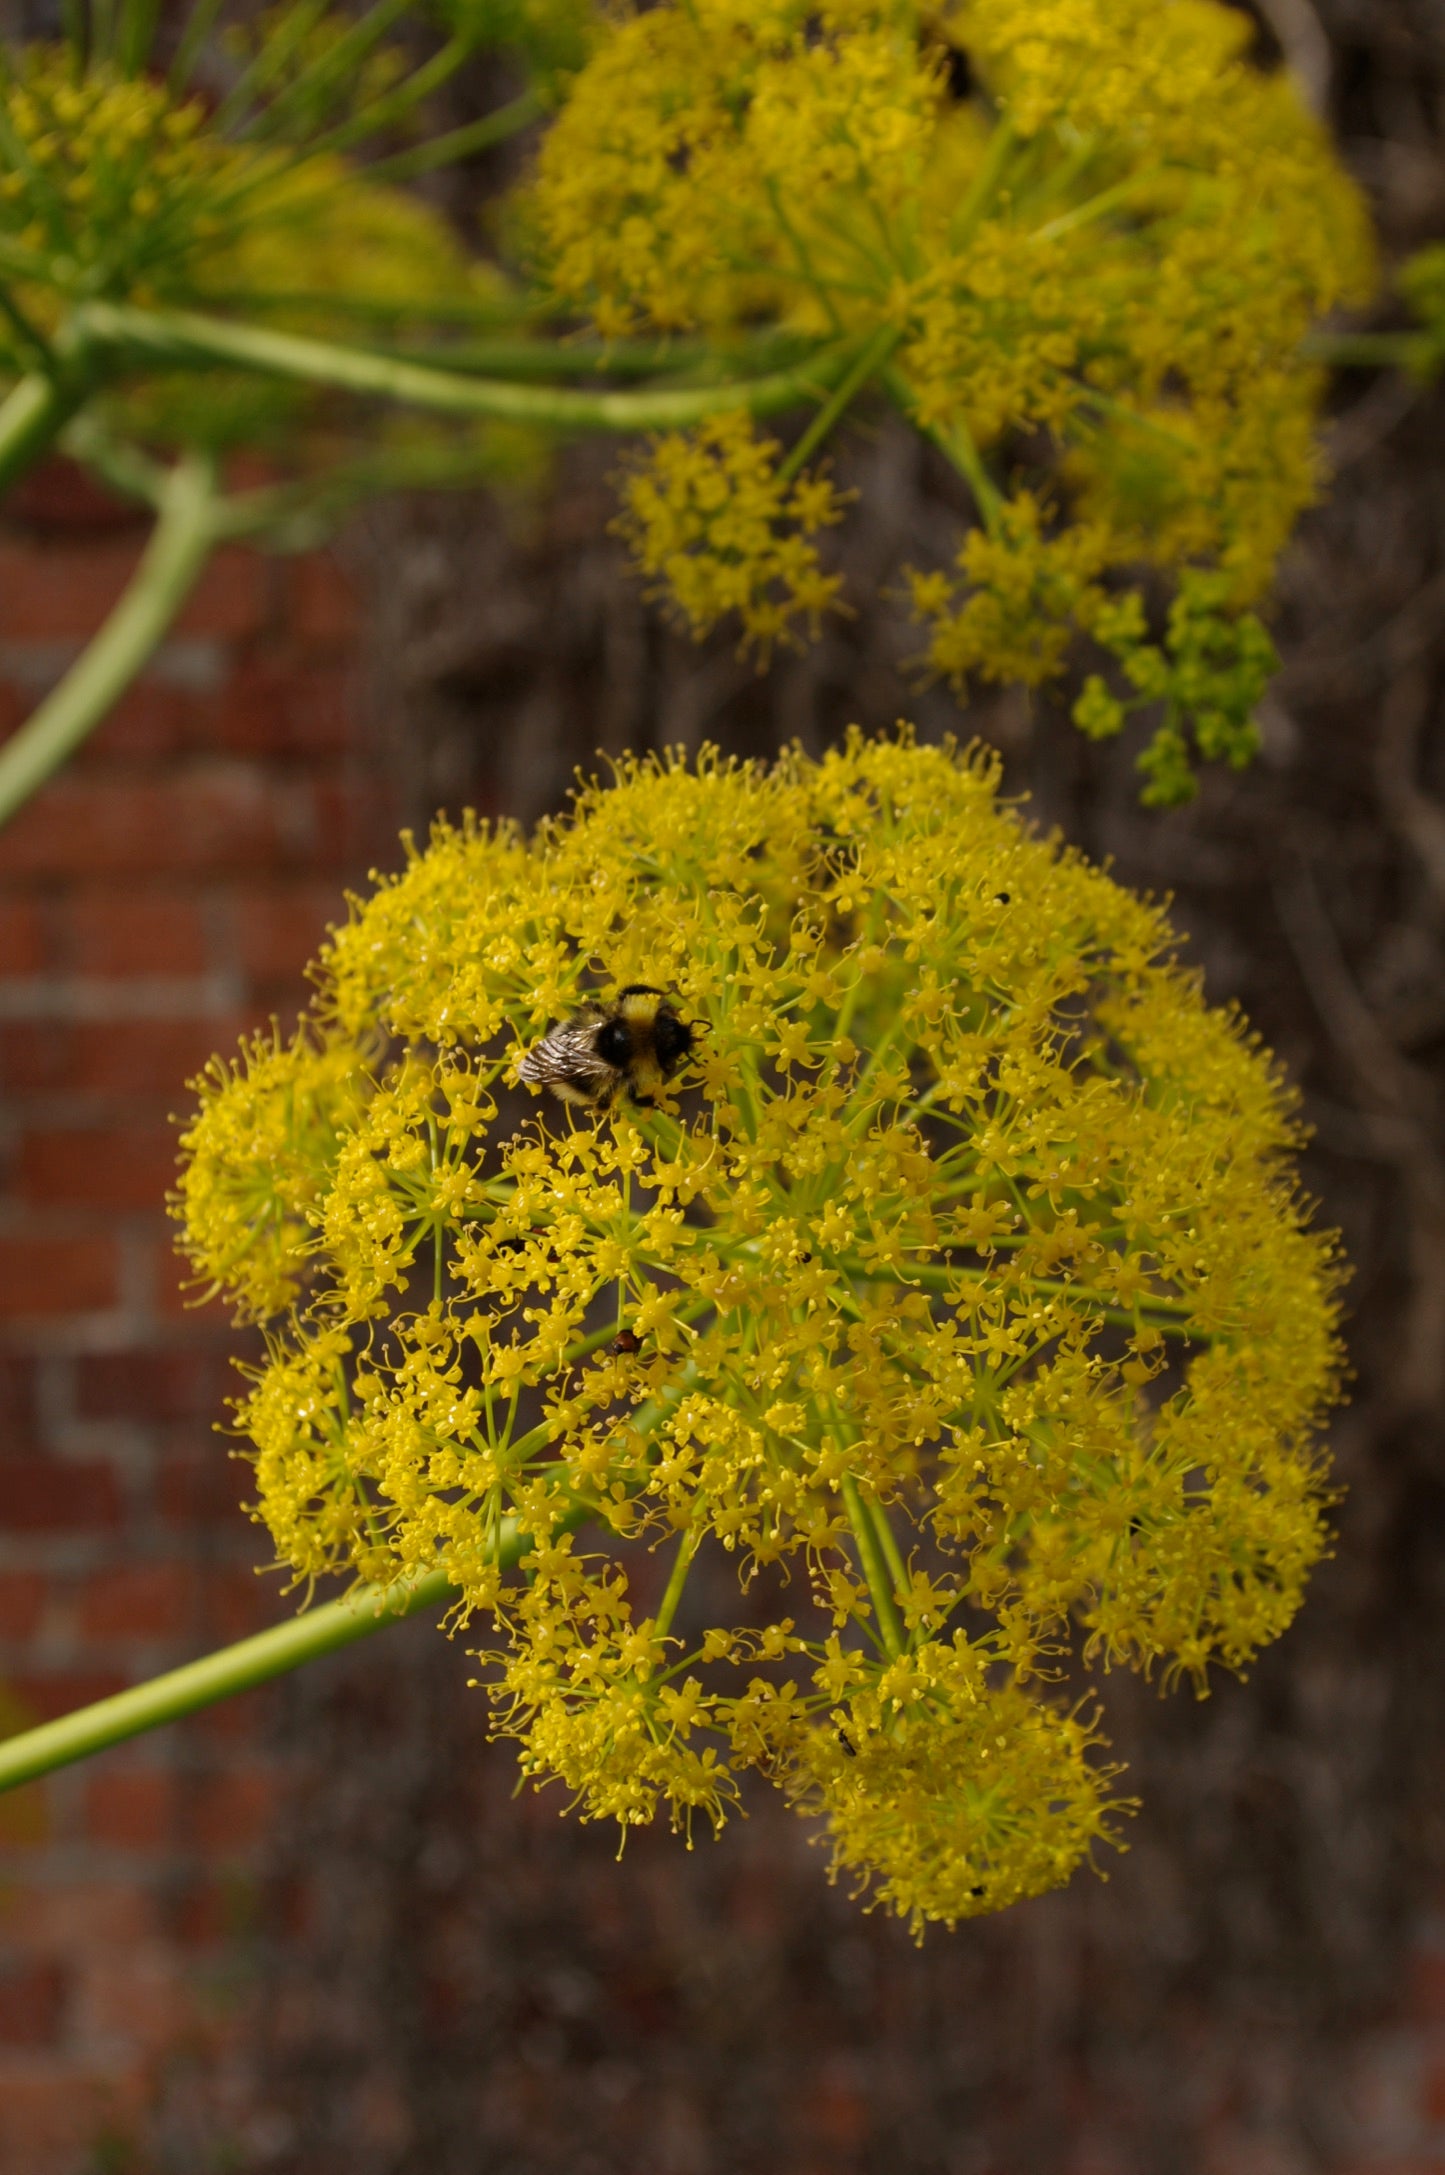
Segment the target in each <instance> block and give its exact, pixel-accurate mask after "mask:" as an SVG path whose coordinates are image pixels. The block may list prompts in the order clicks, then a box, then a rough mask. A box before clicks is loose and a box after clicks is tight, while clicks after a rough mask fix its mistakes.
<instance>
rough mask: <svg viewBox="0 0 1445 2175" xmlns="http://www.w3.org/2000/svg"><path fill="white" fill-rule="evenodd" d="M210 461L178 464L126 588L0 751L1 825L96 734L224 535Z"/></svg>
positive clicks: (192, 459) (167, 481)
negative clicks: (86, 644)
mask: <svg viewBox="0 0 1445 2175" xmlns="http://www.w3.org/2000/svg"><path fill="white" fill-rule="evenodd" d="M221 504H222V502H221V501H220V499H219V497H218V493H217V490H216V483H215V475H214V470H213V468H212V465H211V463H210V462H209V461H206V460H202V459H199V458H197V457H194V456H188V457H187V458H186V459H184V460H181V461H178V462H177V464H176V466H175V467H174V468H173V469H172V470H171V471H170V473H169V474H168V475H167V477H166V479H165V482H164V484H163V485H162V487H161V496H160V510H159V514H158V517H157V520H156V525H155V528H154V530H153V531H152V533H151V539H150V542H149V543H148V545H147V546H146V549H145V552H144V553H143V555H142V557H141V562H140V565H139V566H138V567H137V568H136V571H135V574H134V576H133V577H132V579H131V582H130V584H129V586H128V588H127V589H126V591H125V594H124V596H122V598H121V600H120V602H119V603H118V604H117V605H116V607H115V609H114V610H113V611H112V613H111V614H110V617H109V618H108V619H107V620H106V622H105V624H104V626H103V627H102V628H101V630H100V632H99V634H98V635H97V636H96V637H95V639H94V641H93V642H91V643H90V645H89V647H88V648H87V649H86V650H84V651H83V653H82V654H81V656H80V657H79V658H77V660H76V662H75V663H74V664H73V665H72V666H71V668H70V670H69V671H68V672H67V673H66V675H65V677H64V678H63V679H62V680H61V682H60V684H59V686H58V687H56V688H54V689H53V690H52V691H51V693H50V694H49V695H47V696H46V698H45V700H44V701H43V702H42V703H41V704H40V707H39V708H38V709H37V710H36V711H35V712H34V713H33V714H32V715H31V716H30V717H29V718H28V719H27V720H26V722H25V723H24V724H23V725H22V726H21V728H20V730H19V732H17V733H16V734H14V736H13V737H12V738H11V739H10V740H8V741H7V742H6V743H5V746H4V748H3V749H0V824H5V823H8V822H9V820H10V818H11V817H12V816H13V815H14V814H15V813H16V811H17V809H19V808H22V807H23V806H24V804H25V802H26V801H28V800H29V799H30V797H31V795H32V794H33V793H35V792H37V791H38V790H39V788H40V787H41V786H42V785H44V783H45V781H46V779H47V778H49V777H51V776H52V775H53V774H54V772H55V771H57V770H58V769H59V768H60V766H61V764H62V763H64V762H65V761H66V760H67V758H68V757H70V756H71V755H73V754H74V753H75V751H76V749H77V748H78V747H80V746H81V744H82V742H84V741H85V740H87V739H88V738H89V736H90V735H91V733H93V732H94V731H95V728H96V727H97V725H99V724H100V723H101V721H102V719H103V718H104V717H105V716H106V714H107V712H108V711H109V710H110V709H111V707H112V705H113V704H114V703H115V702H116V701H118V699H119V697H120V696H121V695H122V694H123V693H124V691H125V689H126V688H127V687H128V686H129V685H130V683H131V681H132V680H133V679H134V678H135V676H136V674H137V673H138V672H139V671H140V670H141V668H142V666H143V665H144V664H145V662H146V660H147V658H148V657H149V656H150V655H151V652H152V651H153V650H154V648H155V646H156V644H157V643H158V642H159V641H160V640H161V638H162V636H163V635H164V634H165V632H166V629H167V628H168V627H169V626H170V624H171V621H172V620H173V619H174V617H175V615H176V613H177V612H178V611H179V610H180V607H181V605H182V604H183V603H184V602H185V600H186V598H187V597H188V596H189V595H190V592H191V590H192V589H193V588H194V586H195V583H196V580H197V577H198V576H199V574H200V572H201V569H202V568H203V567H204V565H205V563H206V560H207V559H208V557H209V556H210V553H211V549H212V546H213V545H214V544H215V543H216V541H217V538H218V535H219V534H221V533H222V532H223V531H222V525H221V524H220V523H219V522H218V509H219V507H220V506H221Z"/></svg>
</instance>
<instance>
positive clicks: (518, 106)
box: [366, 89, 547, 182]
mask: <svg viewBox="0 0 1445 2175" xmlns="http://www.w3.org/2000/svg"><path fill="white" fill-rule="evenodd" d="M546 110H547V109H546V106H545V104H544V103H543V101H542V99H541V97H540V96H539V95H538V93H537V92H536V91H535V90H531V89H529V90H525V91H523V92H522V93H521V94H520V96H519V97H516V98H513V99H510V100H509V101H508V103H507V104H506V105H505V106H497V107H496V108H494V110H493V111H492V112H491V113H484V114H483V115H482V117H481V119H480V120H479V121H468V122H467V123H466V124H465V126H464V127H462V128H452V129H448V130H447V132H446V134H445V135H443V136H433V137H432V139H431V141H430V142H429V143H421V144H416V145H414V146H413V148H412V149H411V150H410V151H398V152H396V153H395V154H394V155H393V156H392V157H391V158H389V159H374V160H372V161H371V163H370V164H369V165H368V166H367V169H366V178H367V180H368V181H390V182H398V181H415V179H416V177H417V175H418V174H431V173H435V171H436V169H437V168H438V167H439V166H453V165H455V164H456V162H457V160H458V159H470V158H475V157H476V155H477V153H478V152H479V151H490V150H491V149H492V147H493V145H495V144H499V143H506V142H507V140H508V139H509V138H510V137H512V136H517V135H520V133H521V131H522V130H523V129H524V128H530V127H531V125H532V123H533V122H534V121H537V120H540V119H541V117H542V115H543V114H544V113H545V112H546Z"/></svg>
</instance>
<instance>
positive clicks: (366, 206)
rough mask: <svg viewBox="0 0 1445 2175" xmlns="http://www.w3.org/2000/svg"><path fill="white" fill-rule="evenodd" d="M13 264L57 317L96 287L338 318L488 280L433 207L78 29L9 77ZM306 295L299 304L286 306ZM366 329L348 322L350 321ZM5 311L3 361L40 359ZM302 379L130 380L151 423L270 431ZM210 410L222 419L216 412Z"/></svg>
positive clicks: (313, 324) (5, 232) (37, 306)
mask: <svg viewBox="0 0 1445 2175" xmlns="http://www.w3.org/2000/svg"><path fill="white" fill-rule="evenodd" d="M0 148H4V149H5V151H6V154H7V155H6V157H5V160H4V164H5V168H6V170H5V172H4V174H3V175H0V279H4V281H5V283H6V285H7V287H8V288H9V289H10V290H11V291H12V293H13V295H14V297H15V300H16V302H17V303H18V304H19V306H20V308H21V310H22V311H23V313H24V314H25V316H26V317H27V318H28V319H29V320H30V322H31V323H32V324H34V325H36V326H38V327H39V328H40V329H41V330H42V331H44V332H47V333H48V332H51V331H53V330H54V329H55V327H56V325H57V324H58V323H59V322H60V320H61V318H62V316H63V314H64V312H65V310H66V308H67V307H69V306H70V305H72V304H74V303H75V302H78V301H84V300H86V299H87V298H90V297H97V296H98V297H103V298H111V299H121V300H126V301H132V302H139V303H142V304H156V303H165V302H176V301H182V302H191V303H200V304H203V305H204V304H212V305H215V304H227V303H230V302H234V301H236V300H242V301H244V300H245V299H247V298H250V297H262V298H264V299H265V301H266V302H267V304H268V306H269V307H270V309H271V312H272V317H273V321H276V311H277V305H278V304H280V305H282V312H281V318H282V321H288V322H290V323H291V324H292V325H294V326H296V327H297V328H298V329H308V330H318V331H319V330H324V329H327V327H328V324H329V322H330V319H329V316H328V305H330V304H331V303H333V302H334V301H335V300H337V299H340V298H347V297H359V296H364V297H365V298H366V299H368V300H370V301H376V302H382V303H388V304H393V305H396V304H403V305H404V304H415V305H417V306H418V307H420V306H422V305H424V304H425V303H426V302H427V301H429V300H430V301H435V300H436V299H437V298H438V297H439V296H449V297H453V298H454V297H455V296H456V295H457V294H458V293H459V292H462V291H465V290H466V289H467V288H468V286H470V285H472V284H474V273H473V269H472V267H471V266H470V264H469V262H468V259H467V256H466V253H465V252H464V251H463V250H462V249H461V248H460V246H459V245H458V243H457V242H456V240H455V239H454V238H453V236H452V235H451V234H450V232H449V231H448V229H447V227H446V225H445V223H444V222H443V221H442V220H441V219H440V218H439V217H438V215H437V214H436V213H435V212H433V211H432V210H431V209H430V207H428V206H427V205H425V204H423V203H421V202H420V201H419V200H418V199H416V198H415V197H412V196H408V195H406V194H404V193H403V192H402V191H401V190H398V189H389V188H386V187H384V186H383V185H381V184H378V183H373V182H367V181H366V180H365V179H364V178H363V176H362V175H361V174H359V173H358V172H357V170H356V169H355V168H354V167H352V166H351V165H349V164H348V162H347V161H346V160H344V159H342V158H338V157H320V156H309V155H305V154H304V153H295V152H288V151H283V150H280V149H277V148H275V147H266V146H262V145H257V144H252V143H247V142H229V141H227V140H226V138H225V137H224V136H223V135H221V134H219V133H218V132H217V131H216V129H215V128H214V127H212V126H211V124H210V122H209V120H208V117H207V114H206V112H205V109H204V106H203V104H202V102H201V101H200V100H199V99H197V98H186V99H181V100H179V101H177V100H175V99H173V98H172V97H171V95H170V94H169V92H168V91H167V89H166V86H165V85H164V83H162V82H159V81H156V80H154V79H152V78H151V77H148V76H139V77H136V76H128V75H125V74H123V73H122V72H121V71H120V70H119V69H117V68H115V67H114V66H112V65H110V64H108V63H104V62H97V63H95V64H94V65H93V66H92V67H90V68H89V69H88V70H86V71H83V72H82V71H81V70H80V69H79V68H78V66H77V61H76V56H75V54H74V52H73V50H72V49H71V48H70V47H68V46H61V45H55V46H48V45H39V46H32V47H30V48H28V49H27V50H26V52H25V53H24V55H23V57H22V60H21V63H20V66H19V67H18V69H17V70H16V72H15V74H14V75H13V76H12V77H11V78H10V79H9V81H8V82H7V83H6V84H4V85H3V86H0ZM288 296H291V297H294V298H295V300H294V304H293V306H292V308H291V310H290V312H289V315H288V314H287V313H286V312H285V310H284V304H285V301H286V298H287V297H288ZM350 329H351V327H350V325H349V324H348V331H349V330H350ZM16 340H17V335H16V332H15V328H14V327H13V326H12V325H8V324H5V323H4V322H3V321H0V369H4V368H6V367H7V357H8V367H11V368H14V367H28V366H29V365H30V364H31V363H32V362H33V360H34V358H33V356H31V355H28V354H24V355H22V354H21V353H20V351H19V348H18V347H17V345H16ZM304 397H305V396H302V395H298V393H297V392H296V391H295V390H293V389H291V388H288V387H285V386H283V385H281V384H279V383H271V384H269V385H267V384H262V383H260V382H259V381H257V380H255V379H249V380H246V381H238V380H236V379H235V378H234V377H226V376H225V375H224V374H222V375H221V376H220V377H219V378H218V377H217V376H208V377H206V378H204V379H194V378H191V379H187V378H181V377H178V376H168V377H166V378H164V379H159V380H152V381H151V382H150V384H149V385H148V386H146V387H143V388H141V389H139V390H137V391H136V392H133V393H130V394H128V395H127V396H126V400H127V420H128V422H129V423H130V426H131V427H132V428H133V429H138V430H139V431H140V432H141V434H142V435H150V434H151V432H152V431H154V433H155V435H157V436H159V437H161V438H166V437H175V436H180V437H186V436H200V437H203V438H204V437H207V436H214V435H216V434H217V432H219V433H220V435H222V436H225V435H227V431H226V424H227V420H228V409H230V408H235V409H236V424H235V433H234V434H238V435H241V436H243V437H251V438H253V439H254V438H255V437H256V436H257V435H258V434H259V433H260V432H261V431H262V430H263V429H264V426H265V422H266V420H267V419H268V417H270V416H271V415H272V413H273V412H275V411H281V412H283V413H287V414H289V412H290V411H291V410H292V409H294V408H295V407H296V405H297V403H298V400H299V399H302V398H304ZM208 426H209V427H208Z"/></svg>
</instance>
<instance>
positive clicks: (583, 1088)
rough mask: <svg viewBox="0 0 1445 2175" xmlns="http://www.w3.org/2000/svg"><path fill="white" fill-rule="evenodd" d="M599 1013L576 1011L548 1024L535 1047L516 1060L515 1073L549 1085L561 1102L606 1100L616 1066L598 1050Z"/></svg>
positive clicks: (541, 1084) (533, 1084)
mask: <svg viewBox="0 0 1445 2175" xmlns="http://www.w3.org/2000/svg"><path fill="white" fill-rule="evenodd" d="M601 1017H602V1015H601V1014H599V1013H595V1012H579V1013H578V1014H577V1015H576V1016H575V1017H574V1018H572V1019H570V1020H562V1021H561V1022H560V1023H559V1024H558V1025H557V1026H556V1027H549V1028H548V1030H547V1032H546V1034H545V1035H543V1037H542V1039H541V1041H540V1042H539V1043H538V1044H537V1045H536V1047H535V1048H534V1049H530V1050H528V1052H527V1054H526V1056H525V1057H522V1058H519V1060H518V1062H517V1077H518V1079H519V1080H526V1081H528V1082H529V1083H530V1084H531V1085H532V1086H533V1087H540V1088H548V1089H550V1090H551V1092H552V1094H554V1095H555V1096H557V1097H558V1099H559V1100H560V1101H562V1102H564V1103H597V1102H605V1101H606V1100H607V1098H608V1096H609V1095H610V1094H611V1093H612V1092H613V1090H614V1089H615V1087H616V1085H617V1069H616V1067H615V1066H613V1065H609V1064H608V1063H607V1061H606V1059H605V1058H601V1057H599V1056H598V1054H597V1028H598V1023H599V1020H600V1019H601Z"/></svg>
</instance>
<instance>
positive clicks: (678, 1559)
mask: <svg viewBox="0 0 1445 2175" xmlns="http://www.w3.org/2000/svg"><path fill="white" fill-rule="evenodd" d="M701 1538H702V1528H701V1527H700V1526H699V1525H696V1524H694V1525H690V1526H689V1527H688V1528H687V1530H686V1532H685V1533H684V1534H683V1535H682V1538H681V1539H680V1540H679V1542H678V1544H677V1554H676V1555H675V1556H674V1557H673V1559H672V1570H671V1573H670V1575H669V1577H668V1581H667V1590H666V1592H665V1593H664V1594H663V1597H662V1602H661V1605H660V1607H659V1608H658V1611H657V1620H656V1622H655V1623H654V1624H653V1627H652V1628H653V1630H654V1632H655V1633H656V1634H657V1636H658V1638H659V1639H661V1638H665V1637H666V1635H667V1633H668V1632H669V1631H671V1629H672V1619H673V1618H674V1616H676V1614H677V1605H678V1603H679V1601H681V1599H682V1593H683V1588H684V1587H685V1586H686V1584H687V1574H688V1572H689V1571H690V1570H691V1568H692V1559H693V1557H694V1556H695V1555H696V1554H697V1544H698V1542H699V1541H700V1540H701Z"/></svg>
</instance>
